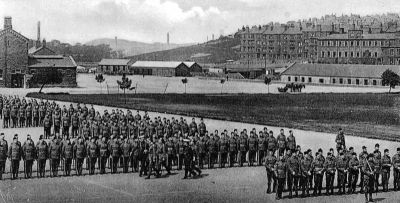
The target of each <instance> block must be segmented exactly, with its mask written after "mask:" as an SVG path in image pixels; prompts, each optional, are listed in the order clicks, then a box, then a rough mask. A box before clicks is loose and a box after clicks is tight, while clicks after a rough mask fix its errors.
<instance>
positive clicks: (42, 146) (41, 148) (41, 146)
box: [36, 140, 48, 178]
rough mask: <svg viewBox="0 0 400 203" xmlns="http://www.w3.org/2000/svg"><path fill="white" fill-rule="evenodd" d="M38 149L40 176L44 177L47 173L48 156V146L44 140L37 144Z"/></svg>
mask: <svg viewBox="0 0 400 203" xmlns="http://www.w3.org/2000/svg"><path fill="white" fill-rule="evenodd" d="M36 151H37V162H38V171H39V172H38V173H39V177H41V178H42V177H44V176H45V173H46V160H47V157H48V147H47V143H46V142H45V141H44V140H41V141H39V143H38V144H37V145H36Z"/></svg>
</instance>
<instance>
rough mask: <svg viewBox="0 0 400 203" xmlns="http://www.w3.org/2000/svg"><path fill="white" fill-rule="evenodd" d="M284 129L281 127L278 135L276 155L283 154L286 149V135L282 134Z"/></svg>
mask: <svg viewBox="0 0 400 203" xmlns="http://www.w3.org/2000/svg"><path fill="white" fill-rule="evenodd" d="M284 132H285V131H284V130H283V129H281V134H279V135H278V137H277V139H276V140H277V141H278V156H283V154H284V152H285V149H286V136H285V134H284Z"/></svg>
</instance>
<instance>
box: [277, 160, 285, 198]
mask: <svg viewBox="0 0 400 203" xmlns="http://www.w3.org/2000/svg"><path fill="white" fill-rule="evenodd" d="M274 169H275V177H276V179H277V181H278V185H277V186H278V187H277V191H276V197H275V199H276V200H279V199H282V192H283V187H284V185H285V180H286V171H287V165H286V163H285V161H284V158H283V156H280V157H279V160H278V161H277V162H276V164H275V166H274Z"/></svg>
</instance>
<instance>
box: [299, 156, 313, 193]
mask: <svg viewBox="0 0 400 203" xmlns="http://www.w3.org/2000/svg"><path fill="white" fill-rule="evenodd" d="M308 153H309V151H305V152H304V154H305V157H304V158H303V159H301V160H300V172H301V179H300V185H301V191H302V193H301V196H302V197H305V196H309V195H310V182H311V181H310V177H311V176H312V159H310V158H309V157H308Z"/></svg>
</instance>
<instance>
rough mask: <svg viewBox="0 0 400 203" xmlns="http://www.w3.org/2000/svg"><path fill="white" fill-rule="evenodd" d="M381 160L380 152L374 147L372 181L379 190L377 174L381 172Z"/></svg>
mask: <svg viewBox="0 0 400 203" xmlns="http://www.w3.org/2000/svg"><path fill="white" fill-rule="evenodd" d="M378 147H379V146H378ZM381 161H382V157H381V152H380V151H379V149H375V151H374V169H373V170H374V175H375V181H374V185H375V190H376V191H379V183H378V181H379V176H380V173H381V166H382V165H381Z"/></svg>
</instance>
